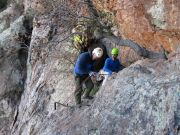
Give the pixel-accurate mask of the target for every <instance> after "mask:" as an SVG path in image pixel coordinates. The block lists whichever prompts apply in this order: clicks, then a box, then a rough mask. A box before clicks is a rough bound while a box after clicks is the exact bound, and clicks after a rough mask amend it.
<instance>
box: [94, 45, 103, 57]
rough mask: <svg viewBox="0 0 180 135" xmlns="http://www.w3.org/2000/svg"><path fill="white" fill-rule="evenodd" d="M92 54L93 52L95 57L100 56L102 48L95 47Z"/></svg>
mask: <svg viewBox="0 0 180 135" xmlns="http://www.w3.org/2000/svg"><path fill="white" fill-rule="evenodd" d="M92 54H93V55H94V54H95V55H96V57H97V58H101V57H102V56H103V50H102V48H99V47H98V48H95V49H94V50H93V52H92Z"/></svg>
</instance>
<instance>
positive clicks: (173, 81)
mask: <svg viewBox="0 0 180 135" xmlns="http://www.w3.org/2000/svg"><path fill="white" fill-rule="evenodd" d="M94 2H96V1H94ZM119 2H120V3H119ZM151 2H152V1H149V3H147V2H145V1H144V3H143V1H141V4H142V5H141V8H142V9H143V7H145V9H149V10H148V13H149V14H152V16H153V15H154V16H153V17H155V19H154V21H153V19H152V22H153V23H154V24H156V25H157V26H158V27H160V28H161V29H162V30H159V31H157V33H158V32H162V33H165V35H164V37H166V36H167V37H168V38H170V37H171V34H172V33H173V32H174V31H173V30H172V27H173V28H177V27H178V24H177V25H171V27H170V23H169V25H168V21H167V22H166V23H165V24H166V25H163V24H161V23H163V22H162V20H163V19H162V16H161V15H160V16H156V12H155V11H157V12H158V11H159V8H160V9H161V3H164V2H162V1H159V2H157V3H156V4H160V6H154V8H152V9H151V8H150V7H149V6H150V5H151V7H153V4H154V3H151ZM17 3H18V4H17ZM22 3H23V1H19V0H16V1H15V5H13V6H10V7H8V6H7V9H6V10H3V12H1V13H2V14H0V18H2V19H0V32H1V33H0V65H1V66H0V71H1V72H0V134H2V135H7V134H11V135H76V134H77V135H86V134H87V135H119V134H122V135H127V134H130V135H150V134H153V135H160V134H164V135H179V134H180V111H179V110H180V75H179V72H180V68H179V67H180V61H179V59H180V54H179V53H176V54H175V55H174V56H171V57H169V60H166V61H165V60H158V61H157V60H156V61H155V60H154V61H153V60H147V59H146V60H140V61H138V62H136V63H134V64H133V65H131V66H130V67H127V68H126V69H124V70H122V71H121V72H119V73H118V74H117V76H116V77H110V78H109V81H108V82H107V83H106V85H105V86H103V87H102V88H101V89H100V90H99V91H98V93H97V95H96V96H95V98H94V99H93V100H92V101H85V100H84V102H89V103H88V104H90V105H91V106H85V105H84V106H82V107H81V108H77V107H71V108H66V107H64V106H61V105H57V108H56V110H55V108H54V107H55V106H54V103H55V102H57V101H58V102H60V103H64V104H67V103H68V104H69V105H72V106H73V105H74V97H73V92H74V87H75V85H74V82H73V80H74V76H73V65H74V62H75V60H76V58H77V53H76V51H75V49H74V48H72V45H71V44H70V42H69V41H68V40H66V39H67V37H68V36H69V34H70V31H71V26H72V25H74V24H75V22H76V20H74V18H73V17H74V16H70V14H72V13H76V10H75V8H74V7H73V5H74V1H73V0H69V1H68V2H66V1H64V0H61V1H56V0H54V3H53V2H49V1H48V0H47V1H46V0H45V1H42V0H31V1H29V0H25V1H24V9H22V7H21V6H19V5H22ZM139 3H140V2H139V1H133V2H132V1H122V2H121V1H118V2H116V0H114V1H111V3H110V4H109V5H108V7H107V6H106V4H107V2H105V3H104V5H103V4H101V5H98V6H99V8H101V7H103V8H107V9H109V10H114V8H115V7H116V8H119V9H121V8H122V7H123V8H122V9H123V10H122V11H123V12H124V13H123V14H122V16H121V15H120V13H121V12H119V10H117V13H116V14H117V16H116V17H117V20H119V26H122V27H121V30H120V32H121V34H122V36H124V37H128V38H131V35H132V39H134V40H135V41H136V42H138V43H140V44H142V45H144V46H147V45H149V44H150V43H153V44H151V45H153V46H150V48H151V49H152V48H153V49H156V48H157V46H156V45H157V43H160V42H161V40H146V38H138V37H139V36H142V37H146V34H144V35H141V34H139V33H140V32H143V30H144V29H147V27H148V30H149V31H150V32H152V31H153V30H156V29H153V30H152V28H151V26H152V24H150V23H145V22H148V21H147V20H148V19H147V18H146V17H147V16H146V17H145V16H143V15H144V14H140V13H142V12H139V11H138V9H139ZM111 4H115V5H113V6H111ZM121 4H123V5H121ZM136 4H137V5H136ZM64 5H65V7H64ZM165 5H166V3H165ZM14 7H16V8H14ZM18 7H21V8H18ZM125 7H126V8H125ZM127 7H134V8H133V9H134V12H133V13H134V14H131V15H132V16H133V15H135V14H136V12H137V11H138V12H137V13H138V14H137V15H136V16H134V18H133V17H132V16H130V15H129V14H130V12H129V11H128V9H127ZM135 7H136V8H137V10H135ZM156 7H157V9H156ZM163 8H164V7H163ZM15 9H16V12H15V11H14V10H15ZM71 9H73V10H71ZM145 9H144V11H146V10H145ZM7 10H9V11H12V12H9V11H8V12H7ZM23 10H24V12H23ZM167 10H168V8H167ZM125 11H126V12H125ZM140 11H141V10H140ZM160 11H161V10H160ZM163 11H164V10H163ZM160 13H162V12H160ZM9 15H10V16H11V18H8V16H9ZM73 15H74V14H73ZM75 15H76V14H75ZM125 15H126V16H127V18H126V17H125ZM118 16H119V17H118ZM31 17H34V19H33V21H32V19H31ZM120 17H123V18H120ZM128 17H129V19H130V20H131V19H132V20H133V19H135V18H136V19H137V20H139V24H141V23H145V24H146V25H145V26H144V25H142V28H140V25H138V24H137V23H135V22H134V23H133V24H132V22H131V21H127V20H128ZM153 17H152V18H153ZM4 18H6V19H4ZM118 18H119V19H118ZM148 18H149V20H151V19H150V16H149V17H148ZM121 19H122V20H123V21H124V22H122V20H121ZM126 19H127V20H126ZM146 19H147V20H146ZM143 20H145V22H144V21H143ZM141 21H142V22H141ZM165 21H166V20H165ZM152 22H151V23H152ZM32 25H33V30H32V31H31V27H32ZM133 25H135V26H133ZM125 26H126V27H127V26H128V27H127V28H125ZM137 26H138V27H137ZM132 27H134V28H135V27H136V30H135V33H136V34H134V35H133V34H132V33H131V32H132V31H131V28H132ZM167 29H168V32H167V33H166V30H167ZM126 30H127V31H126ZM178 30H179V29H178V28H177V31H178ZM130 33H131V34H130ZM157 33H156V32H155V34H157ZM31 34H32V35H31ZM116 34H118V33H116ZM168 34H170V35H169V36H168ZM147 35H148V36H149V33H148V34H147ZM29 36H30V37H31V38H29ZM164 37H163V38H162V40H163V41H164V39H165V38H164ZM155 38H157V37H156V36H154V37H153V38H151V39H155ZM147 41H148V42H147ZM159 41H160V42H159ZM163 41H162V42H163ZM168 41H169V40H168ZM172 41H174V40H172ZM173 45H175V44H173ZM168 47H169V44H167V46H166V49H167V50H169V48H168ZM170 50H171V49H170ZM26 64H27V65H26ZM25 80H26V81H25Z"/></svg>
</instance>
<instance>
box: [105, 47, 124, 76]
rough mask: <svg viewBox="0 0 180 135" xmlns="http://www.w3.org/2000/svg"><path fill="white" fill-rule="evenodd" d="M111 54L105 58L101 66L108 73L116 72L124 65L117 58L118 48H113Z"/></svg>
mask: <svg viewBox="0 0 180 135" xmlns="http://www.w3.org/2000/svg"><path fill="white" fill-rule="evenodd" d="M111 54H112V57H111V58H107V59H106V61H105V64H104V67H103V70H104V71H106V72H108V74H109V75H112V73H117V72H119V71H120V70H122V69H123V68H124V66H123V65H121V63H120V61H119V59H118V58H117V56H118V54H119V50H118V49H117V48H113V49H112V52H111Z"/></svg>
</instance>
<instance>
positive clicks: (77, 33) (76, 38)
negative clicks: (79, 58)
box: [72, 25, 90, 53]
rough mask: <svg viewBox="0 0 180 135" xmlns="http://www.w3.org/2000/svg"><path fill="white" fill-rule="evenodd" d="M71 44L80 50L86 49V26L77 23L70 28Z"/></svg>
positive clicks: (81, 51) (84, 50) (87, 37)
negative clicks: (71, 34)
mask: <svg viewBox="0 0 180 135" xmlns="http://www.w3.org/2000/svg"><path fill="white" fill-rule="evenodd" d="M72 33H73V34H74V35H73V45H74V47H75V48H76V49H77V50H78V51H79V52H80V53H83V52H87V51H88V46H89V45H88V39H89V38H90V37H89V35H88V33H87V28H86V27H85V26H83V25H78V26H76V27H75V28H73V29H72Z"/></svg>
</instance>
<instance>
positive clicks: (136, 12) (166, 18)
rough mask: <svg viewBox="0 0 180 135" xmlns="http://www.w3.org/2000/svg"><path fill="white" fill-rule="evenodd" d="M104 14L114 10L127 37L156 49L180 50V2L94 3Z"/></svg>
mask: <svg viewBox="0 0 180 135" xmlns="http://www.w3.org/2000/svg"><path fill="white" fill-rule="evenodd" d="M93 2H94V4H95V5H96V6H97V8H98V9H100V10H101V11H103V12H107V11H110V12H111V13H112V14H114V18H115V21H116V23H117V24H118V27H119V32H120V33H121V34H122V36H124V37H125V38H128V39H132V40H134V41H135V42H137V43H139V44H141V45H143V46H144V47H147V48H149V49H152V50H158V49H159V46H160V45H163V46H164V48H165V49H166V50H167V51H176V50H177V47H178V46H179V43H180V40H179V36H180V20H179V18H180V15H179V10H180V2H179V1H175V0H173V1H172V0H148V1H147V0H141V1H140V0H133V1H132V0H106V1H99V0H93Z"/></svg>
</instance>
